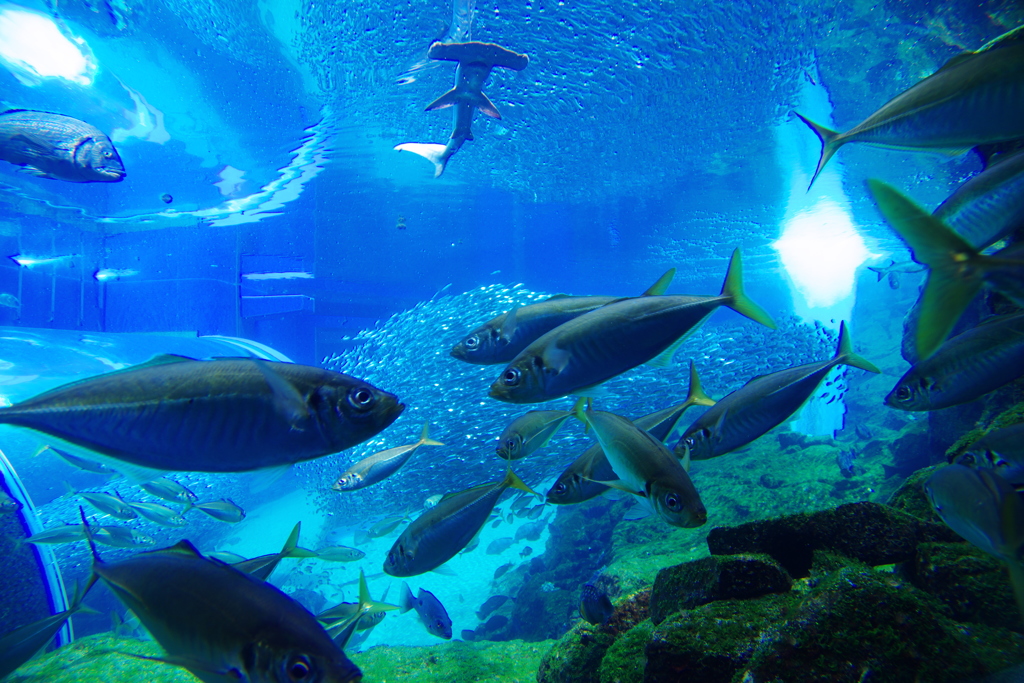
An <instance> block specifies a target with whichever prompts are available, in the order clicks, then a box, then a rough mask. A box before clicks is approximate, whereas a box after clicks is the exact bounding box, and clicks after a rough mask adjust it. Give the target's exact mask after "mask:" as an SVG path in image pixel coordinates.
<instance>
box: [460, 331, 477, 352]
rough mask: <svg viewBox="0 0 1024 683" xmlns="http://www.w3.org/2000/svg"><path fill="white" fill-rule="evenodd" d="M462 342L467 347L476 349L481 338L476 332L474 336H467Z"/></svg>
mask: <svg viewBox="0 0 1024 683" xmlns="http://www.w3.org/2000/svg"><path fill="white" fill-rule="evenodd" d="M462 343H463V344H464V345H465V347H466V348H467V349H475V348H476V347H477V346H479V345H480V338H479V337H477V336H476V335H475V334H474V335H473V336H472V337H466V341H464V342H462Z"/></svg>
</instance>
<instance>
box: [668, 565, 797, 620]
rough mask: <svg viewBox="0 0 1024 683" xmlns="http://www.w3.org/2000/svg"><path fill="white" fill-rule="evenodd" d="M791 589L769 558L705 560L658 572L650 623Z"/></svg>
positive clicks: (783, 570) (779, 566)
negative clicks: (719, 603)
mask: <svg viewBox="0 0 1024 683" xmlns="http://www.w3.org/2000/svg"><path fill="white" fill-rule="evenodd" d="M792 585H793V579H792V578H790V576H789V574H788V573H787V572H786V570H785V569H783V568H782V566H781V565H780V564H779V563H778V562H776V561H775V560H773V559H772V558H771V557H769V556H768V555H715V556H712V557H705V558H703V559H700V560H694V561H693V562H687V563H685V564H681V565H676V566H674V567H666V568H665V569H662V570H661V571H660V572H658V576H657V578H656V579H655V580H654V588H653V589H652V591H651V621H653V622H654V623H655V624H660V623H661V622H662V621H664V619H665V617H667V616H668V615H669V614H672V613H673V612H678V611H679V610H681V609H693V608H694V607H698V606H699V605H704V604H707V603H709V602H714V601H715V600H726V599H730V598H736V599H749V598H757V597H760V596H762V595H767V594H768V593H784V592H786V591H788V590H789V589H790V587H791V586H792Z"/></svg>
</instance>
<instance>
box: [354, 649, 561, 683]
mask: <svg viewBox="0 0 1024 683" xmlns="http://www.w3.org/2000/svg"><path fill="white" fill-rule="evenodd" d="M553 642H554V641H542V642H537V643H527V642H524V641H522V640H509V641H504V642H484V641H479V642H472V643H463V642H461V641H453V642H450V643H443V644H439V645H433V646H430V647H390V646H387V645H380V646H378V647H374V648H370V649H369V650H367V651H366V652H359V653H356V654H353V655H351V659H352V661H354V662H355V663H356V664H358V665H359V668H360V669H362V670H363V680H364V681H366V682H367V683H392V682H393V681H408V682H409V683H417V682H422V683H436V681H460V683H461V681H467V682H468V681H473V682H477V681H479V682H480V683H487V682H488V681H493V682H494V683H526V682H527V681H531V682H532V681H535V680H536V679H537V669H538V668H539V666H540V661H541V658H542V657H543V656H544V654H545V653H546V652H547V651H548V650H549V649H550V648H551V645H552V643H553Z"/></svg>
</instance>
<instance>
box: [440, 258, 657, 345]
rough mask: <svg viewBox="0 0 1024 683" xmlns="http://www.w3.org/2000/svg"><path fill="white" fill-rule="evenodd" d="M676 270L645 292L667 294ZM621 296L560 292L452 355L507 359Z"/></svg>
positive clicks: (481, 332)
mask: <svg viewBox="0 0 1024 683" xmlns="http://www.w3.org/2000/svg"><path fill="white" fill-rule="evenodd" d="M675 274H676V269H675V268H670V269H669V270H668V271H666V272H665V274H664V275H662V276H661V277H660V278H658V281H657V282H655V283H654V284H653V285H651V286H650V287H649V288H648V289H647V291H646V292H644V293H643V294H642V295H641V296H658V295H661V294H664V293H665V290H666V289H668V286H669V284H671V282H672V278H673V277H675ZM621 298H623V297H615V296H565V295H562V294H558V295H556V296H553V297H551V298H550V299H545V300H544V301H540V302H538V303H535V304H527V305H526V306H520V307H519V308H513V309H512V310H511V311H508V312H507V313H502V314H501V315H499V316H497V317H495V318H492V319H491V320H488V321H487V322H485V323H484V324H483V325H481V326H480V327H478V328H476V329H475V330H473V331H472V332H470V333H469V335H468V336H467V337H466V338H465V339H463V340H462V341H460V342H459V343H458V344H456V345H455V347H454V348H452V350H451V355H452V357H453V358H458V359H459V360H462V361H466V362H467V363H476V364H478V365H489V364H491V363H507V362H509V361H510V360H512V359H513V358H515V357H516V356H518V355H519V352H520V351H522V350H523V349H525V348H526V347H527V346H529V345H530V343H531V342H533V341H535V340H536V339H537V338H538V337H540V336H541V335H542V334H544V333H546V332H550V331H551V330H553V329H555V328H556V327H558V326H559V325H561V324H562V323H566V322H569V321H570V320H572V319H573V318H575V317H577V316H580V315H583V314H584V313H589V312H590V311H593V310H594V309H597V308H601V307H602V306H604V305H605V304H610V303H611V302H613V301H618V300H619V299H621Z"/></svg>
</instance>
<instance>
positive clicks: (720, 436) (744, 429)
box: [674, 322, 879, 460]
mask: <svg viewBox="0 0 1024 683" xmlns="http://www.w3.org/2000/svg"><path fill="white" fill-rule="evenodd" d="M837 365H850V366H853V367H855V368H860V369H861V370H867V371H868V372H875V373H877V372H879V370H878V368H876V367H875V366H874V365H873V364H872V363H871V362H870V361H867V360H865V359H864V358H861V357H860V356H858V355H857V354H855V353H854V352H853V342H852V341H851V340H850V335H849V333H848V332H847V331H846V323H845V322H843V323H840V325H839V347H838V348H837V349H836V355H835V356H833V357H832V359H831V360H825V361H820V362H817V363H807V364H804V365H797V366H795V367H792V368H786V369H785V370H779V371H778V372H771V373H768V374H767V375H761V376H760V377H755V378H754V379H752V380H750V381H749V382H747V383H746V384H744V385H743V386H742V387H740V388H739V389H737V390H736V391H734V392H732V393H731V394H729V395H728V396H726V397H725V398H723V399H721V400H719V401H718V403H716V404H715V405H714V407H713V408H711V409H709V410H708V411H707V412H706V413H704V414H703V415H701V416H700V417H698V418H697V419H696V420H695V421H694V422H693V424H691V425H690V426H689V427H687V429H686V431H685V432H683V436H682V438H681V439H679V443H678V444H676V447H675V449H674V450H675V454H676V455H677V456H678V457H680V458H682V457H684V455H686V453H687V452H688V453H689V456H690V458H692V459H693V460H707V459H709V458H715V457H718V456H719V455H725V454H726V453H729V452H731V451H734V450H736V449H737V448H742V447H743V446H746V445H747V444H748V443H750V442H751V441H754V440H755V439H757V438H759V437H761V436H762V435H764V434H766V433H767V432H768V431H769V430H771V429H774V428H775V427H777V426H779V425H780V424H782V423H783V422H785V421H786V420H787V419H789V418H790V416H792V415H793V414H794V413H795V412H796V411H798V410H800V408H801V406H803V404H804V403H806V402H807V399H809V398H810V397H811V395H812V394H813V393H814V392H815V391H816V390H817V389H818V385H820V384H821V382H822V380H824V379H825V376H826V375H828V373H829V372H831V370H832V368H834V367H836V366H837Z"/></svg>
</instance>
